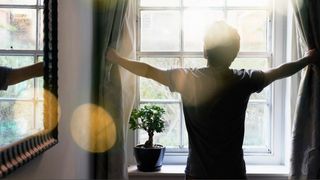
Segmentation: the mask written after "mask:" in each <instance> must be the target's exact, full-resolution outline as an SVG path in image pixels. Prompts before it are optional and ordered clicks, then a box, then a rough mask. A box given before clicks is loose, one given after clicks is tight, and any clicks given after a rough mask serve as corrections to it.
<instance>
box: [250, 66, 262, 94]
mask: <svg viewBox="0 0 320 180" xmlns="http://www.w3.org/2000/svg"><path fill="white" fill-rule="evenodd" d="M248 73H249V79H250V86H251V89H252V92H261V91H262V90H263V88H265V84H266V83H265V75H264V72H263V71H260V70H249V72H248Z"/></svg>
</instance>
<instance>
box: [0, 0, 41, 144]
mask: <svg viewBox="0 0 320 180" xmlns="http://www.w3.org/2000/svg"><path fill="white" fill-rule="evenodd" d="M28 5H34V6H32V7H31V6H28ZM42 9H43V7H42V6H40V5H37V2H36V0H28V1H26V0H20V1H19V0H2V1H1V2H0V17H1V18H0V39H1V41H2V43H1V44H0V49H1V53H0V67H1V69H0V70H1V71H0V74H1V77H0V79H1V82H0V88H1V90H0V107H1V108H0V112H1V115H0V128H1V131H0V147H1V146H5V145H8V144H10V143H13V142H15V141H17V140H19V139H21V138H23V137H26V136H29V135H31V134H34V133H36V132H39V131H41V130H43V115H42V116H41V114H43V108H42V107H43V94H41V93H43V90H41V89H42V88H43V77H38V78H36V79H34V77H37V76H42V74H43V64H42V63H40V64H37V63H38V62H39V61H42V59H43V58H42V56H43V51H42V49H43V47H42V46H43V43H40V42H42V41H43V40H40V37H41V36H43V35H42V33H40V32H43V30H42V29H40V28H41V27H43V25H42V24H43V22H42V21H41V20H40V17H42V16H39V14H40V13H41V11H42ZM4 67H6V68H4ZM8 68H9V69H8ZM7 86H8V87H7ZM41 111H42V112H41ZM39 115H40V116H39Z"/></svg>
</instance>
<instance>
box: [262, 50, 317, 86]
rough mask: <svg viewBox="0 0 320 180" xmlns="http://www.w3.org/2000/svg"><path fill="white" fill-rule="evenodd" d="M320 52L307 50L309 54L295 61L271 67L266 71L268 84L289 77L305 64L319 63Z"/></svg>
mask: <svg viewBox="0 0 320 180" xmlns="http://www.w3.org/2000/svg"><path fill="white" fill-rule="evenodd" d="M317 61H320V59H319V54H318V52H317V51H316V50H315V49H312V50H310V51H308V52H307V55H306V56H305V57H303V58H301V59H299V60H297V61H295V62H290V63H285V64H282V65H280V66H279V67H276V68H272V69H269V70H267V71H265V78H266V86H267V85H268V84H270V83H272V82H273V81H275V80H278V79H282V78H286V77H289V76H291V75H293V74H295V73H297V72H298V71H300V70H301V69H302V68H304V67H305V66H307V65H309V64H311V63H314V64H319V62H317Z"/></svg>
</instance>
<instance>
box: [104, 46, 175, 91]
mask: <svg viewBox="0 0 320 180" xmlns="http://www.w3.org/2000/svg"><path fill="white" fill-rule="evenodd" d="M106 59H107V60H108V61H110V62H112V63H114V64H118V65H120V66H122V67H123V68H125V69H127V70H128V71H130V72H132V73H133V74H136V75H138V76H142V77H145V78H150V79H153V80H155V81H158V82H159V83H161V84H163V85H166V86H168V85H169V83H170V80H169V78H168V76H167V74H166V71H164V70H161V69H157V68H155V67H153V66H150V65H148V64H146V63H142V62H137V61H131V60H129V59H126V58H123V57H121V56H119V55H118V53H117V52H116V51H115V50H114V49H108V50H107V52H106Z"/></svg>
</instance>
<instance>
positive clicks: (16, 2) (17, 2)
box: [0, 0, 37, 5]
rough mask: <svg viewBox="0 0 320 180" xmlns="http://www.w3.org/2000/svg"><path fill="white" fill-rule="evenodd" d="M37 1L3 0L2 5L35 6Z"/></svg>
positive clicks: (0, 2)
mask: <svg viewBox="0 0 320 180" xmlns="http://www.w3.org/2000/svg"><path fill="white" fill-rule="evenodd" d="M36 3H37V0H1V1H0V5H1V4H14V5H35V4H36Z"/></svg>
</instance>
